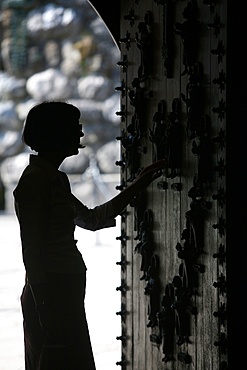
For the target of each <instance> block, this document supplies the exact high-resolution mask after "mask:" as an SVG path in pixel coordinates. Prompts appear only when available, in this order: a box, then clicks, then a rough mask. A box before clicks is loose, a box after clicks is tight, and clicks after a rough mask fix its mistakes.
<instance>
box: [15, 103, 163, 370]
mask: <svg viewBox="0 0 247 370" xmlns="http://www.w3.org/2000/svg"><path fill="white" fill-rule="evenodd" d="M79 119H80V112H79V110H78V109H77V108H76V107H75V106H73V105H71V104H68V103H65V102H44V103H41V104H38V105H36V106H34V107H33V108H32V109H31V110H30V111H29V113H28V115H27V118H26V121H25V125H24V130H23V140H24V142H25V143H26V144H27V145H28V146H30V148H31V149H32V150H34V151H36V152H37V153H38V154H37V155H31V156H30V163H29V165H28V166H27V167H26V168H25V170H24V172H23V174H22V175H21V178H20V180H19V183H18V185H17V187H16V189H15V190H14V198H15V209H16V214H17V217H18V220H19V224H20V234H21V242H22V253H23V262H24V265H25V270H26V284H25V286H24V289H23V293H22V296H21V302H22V311H23V318H24V341H25V364H26V370H48V369H49V370H94V369H95V364H94V359H93V353H92V349H91V343H90V338H89V333H88V327H87V321H86V316H85V310H84V297H85V285H86V266H85V264H84V261H83V258H82V256H81V253H80V252H79V250H78V249H77V246H76V242H77V241H76V240H75V239H74V230H75V225H77V226H80V227H82V228H85V229H89V230H93V231H95V230H99V229H102V228H105V227H111V226H115V220H114V218H115V217H116V216H117V215H119V214H120V213H121V212H122V211H123V210H124V208H126V206H127V205H128V203H129V202H130V201H131V200H132V199H133V197H134V196H135V195H136V194H137V193H138V192H139V191H140V190H141V189H143V188H144V187H145V186H147V185H149V184H150V183H151V182H152V181H153V180H154V179H156V178H157V177H159V176H160V175H161V170H162V169H163V168H164V161H159V162H156V163H154V164H152V165H150V166H148V167H146V168H145V169H144V170H143V171H142V172H141V174H140V175H139V176H138V177H137V178H136V180H135V181H134V182H133V183H132V184H131V185H130V186H129V187H128V188H126V189H125V190H123V191H122V192H121V193H119V194H118V195H116V196H115V197H114V198H113V199H111V200H110V201H108V202H106V203H104V204H102V205H99V206H97V207H95V208H94V209H89V208H87V207H86V206H85V205H84V204H83V203H81V202H80V201H79V200H78V199H77V198H76V197H75V196H74V195H73V194H72V193H71V189H70V184H69V180H68V177H67V175H66V174H65V173H63V172H61V171H59V170H58V168H59V166H60V165H61V163H62V162H63V160H64V159H65V158H67V157H69V156H72V155H76V154H78V148H82V147H83V146H82V145H81V143H80V140H81V138H82V137H83V136H84V134H83V132H82V131H81V125H80V124H79ZM95 258H97V256H95Z"/></svg>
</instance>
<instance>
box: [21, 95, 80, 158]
mask: <svg viewBox="0 0 247 370" xmlns="http://www.w3.org/2000/svg"><path fill="white" fill-rule="evenodd" d="M79 118H80V111H79V109H78V108H76V107H75V106H74V105H72V104H69V103H65V102H57V101H51V102H43V103H40V104H37V105H35V106H34V107H33V108H31V110H30V111H29V113H28V115H27V118H26V120H25V124H24V129H23V134H22V138H23V141H24V143H25V144H26V145H28V146H29V147H30V148H31V149H33V150H35V151H36V152H40V151H45V150H46V151H47V150H49V151H51V150H61V149H65V148H69V147H71V146H74V145H77V147H79V139H80V136H83V134H82V132H81V131H80V125H79ZM79 131H80V134H79Z"/></svg>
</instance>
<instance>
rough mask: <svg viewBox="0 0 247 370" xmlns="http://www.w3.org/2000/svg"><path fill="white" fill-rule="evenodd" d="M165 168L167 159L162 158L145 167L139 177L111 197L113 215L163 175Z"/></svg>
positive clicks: (117, 213) (116, 214)
mask: <svg viewBox="0 0 247 370" xmlns="http://www.w3.org/2000/svg"><path fill="white" fill-rule="evenodd" d="M164 168H165V160H164V159H161V160H159V161H157V162H154V163H152V164H150V165H149V166H147V167H145V168H144V169H143V170H142V171H141V173H140V174H139V175H138V176H137V178H136V179H135V180H134V181H133V182H132V183H131V184H130V185H129V186H128V187H127V188H125V189H124V190H123V191H122V192H121V193H119V194H118V195H116V196H115V197H114V198H112V199H111V204H112V208H113V215H111V216H112V217H116V216H118V215H119V214H120V213H121V212H122V211H123V210H124V209H125V208H126V207H127V205H128V204H129V203H130V202H131V201H132V199H133V198H134V197H135V196H136V195H137V194H138V193H139V192H140V191H142V190H143V189H144V188H146V187H147V186H148V185H149V184H150V183H151V182H152V181H154V180H155V179H157V178H158V177H160V176H161V175H162V170H164Z"/></svg>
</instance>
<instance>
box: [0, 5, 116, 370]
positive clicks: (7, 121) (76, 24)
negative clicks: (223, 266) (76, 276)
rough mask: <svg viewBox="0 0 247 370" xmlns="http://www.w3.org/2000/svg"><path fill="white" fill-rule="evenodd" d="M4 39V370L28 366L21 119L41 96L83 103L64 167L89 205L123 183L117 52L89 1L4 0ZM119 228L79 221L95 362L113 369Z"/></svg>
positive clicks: (0, 58)
mask: <svg viewBox="0 0 247 370" xmlns="http://www.w3.org/2000/svg"><path fill="white" fill-rule="evenodd" d="M0 42H1V54H0V370H24V360H23V338H22V316H21V311H20V302H19V297H20V294H21V290H22V286H23V283H24V269H23V266H22V257H21V246H20V241H19V226H18V223H17V220H16V217H15V214H14V208H13V197H12V192H13V189H14V188H15V186H16V184H17V181H18V179H19V177H20V175H21V173H22V171H23V169H24V168H25V167H26V165H27V164H28V160H29V155H30V153H31V151H30V150H29V149H28V148H27V147H26V146H24V145H23V143H22V140H21V133H22V128H23V122H24V120H25V117H26V115H27V113H28V111H29V109H30V108H31V107H32V106H33V105H34V104H36V103H39V102H41V101H44V100H65V101H68V102H70V103H72V104H74V105H76V106H77V107H78V108H79V109H80V111H81V123H82V125H83V131H84V133H85V137H84V142H83V143H84V144H85V145H86V148H85V149H83V150H81V151H80V154H79V155H78V156H74V157H70V158H68V159H66V160H65V161H64V163H63V164H62V166H61V168H60V169H61V170H62V171H65V172H66V173H67V174H68V175H69V178H70V181H71V186H72V191H73V192H74V194H75V195H76V196H77V197H79V198H80V199H81V200H82V201H83V202H84V203H85V204H86V205H88V206H89V207H93V206H95V205H97V204H99V203H101V202H104V201H106V200H108V199H110V198H111V197H112V196H114V195H115V194H116V193H117V191H116V190H115V186H116V185H118V183H119V170H118V167H117V166H116V165H115V162H116V160H119V158H120V148H119V142H118V141H117V140H116V137H117V136H118V135H119V130H120V129H119V117H118V116H117V115H116V114H115V112H117V111H118V110H119V94H118V93H117V92H116V91H115V87H116V86H118V85H119V84H120V83H119V81H120V71H119V67H118V66H117V64H116V63H117V61H118V60H119V56H120V54H119V50H118V49H117V47H116V45H115V44H114V42H113V40H112V38H111V36H110V35H109V33H108V31H107V29H106V27H105V25H104V23H103V21H102V20H101V19H100V18H99V17H98V16H97V14H96V13H95V11H94V10H93V9H92V8H91V6H90V5H89V4H88V3H87V1H86V0H60V1H53V2H52V1H38V0H5V1H0ZM117 223H118V224H119V220H118V222H117ZM118 234H120V232H119V225H117V227H116V228H115V229H106V230H102V231H98V232H96V233H92V232H89V231H85V230H82V229H78V230H76V239H78V240H79V242H78V247H79V249H80V251H81V252H82V254H83V256H84V259H85V261H86V264H87V267H88V285H87V301H86V305H87V313H88V322H89V329H90V333H91V338H92V344H93V349H94V354H95V361H96V366H97V370H106V369H107V370H113V369H115V368H116V365H115V363H116V361H119V359H120V357H121V350H120V343H119V341H117V340H116V336H118V335H120V334H121V333H120V331H121V322H120V320H119V318H118V316H116V315H115V313H116V312H117V311H119V309H120V295H119V292H116V287H117V286H119V285H120V269H119V267H118V266H116V262H117V261H118V260H120V244H119V242H118V241H116V237H117V236H118Z"/></svg>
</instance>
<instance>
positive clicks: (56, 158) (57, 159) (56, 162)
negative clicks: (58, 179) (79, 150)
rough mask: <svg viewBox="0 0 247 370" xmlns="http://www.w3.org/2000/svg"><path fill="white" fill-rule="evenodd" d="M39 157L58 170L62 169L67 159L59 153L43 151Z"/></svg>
mask: <svg viewBox="0 0 247 370" xmlns="http://www.w3.org/2000/svg"><path fill="white" fill-rule="evenodd" d="M38 155H39V156H40V157H42V158H44V159H45V160H46V161H47V162H49V163H50V164H51V165H52V166H54V167H56V168H57V169H58V168H59V167H60V165H61V164H62V162H63V161H64V159H65V158H66V157H64V155H62V154H61V153H58V152H55V151H54V152H53V151H41V152H39V153H38Z"/></svg>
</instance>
